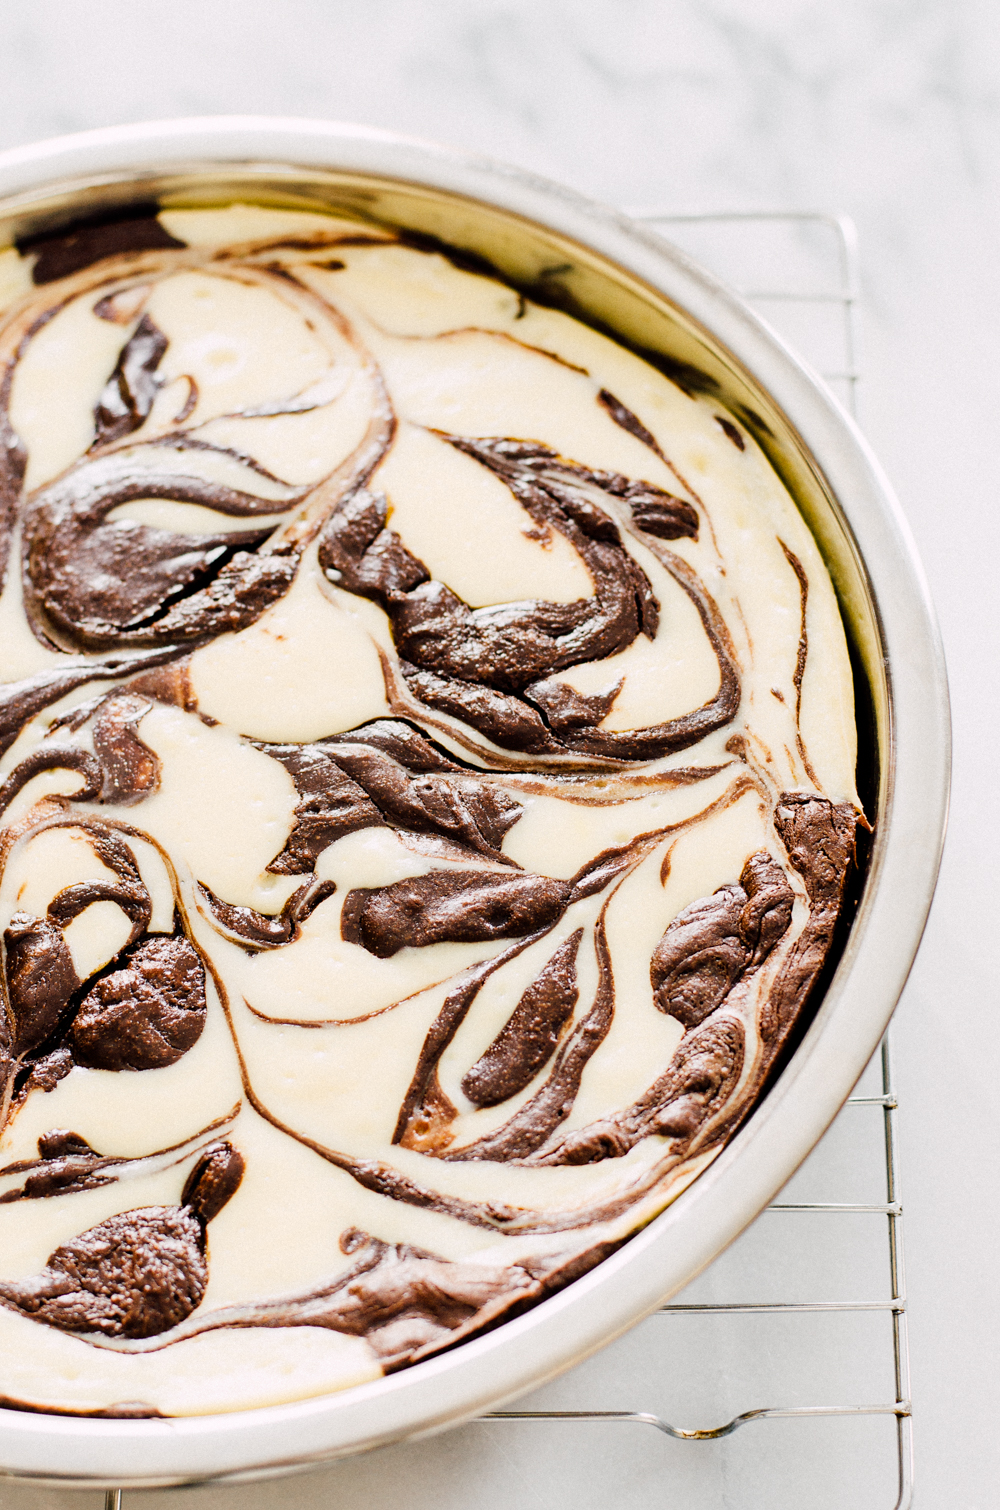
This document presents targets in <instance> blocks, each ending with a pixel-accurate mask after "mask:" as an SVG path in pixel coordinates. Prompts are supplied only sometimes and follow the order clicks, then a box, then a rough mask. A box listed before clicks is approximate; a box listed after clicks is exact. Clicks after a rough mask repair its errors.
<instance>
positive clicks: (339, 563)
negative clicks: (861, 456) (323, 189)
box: [0, 205, 859, 1415]
mask: <svg viewBox="0 0 1000 1510" xmlns="http://www.w3.org/2000/svg"><path fill="white" fill-rule="evenodd" d="M0 297H2V298H5V300H6V310H5V313H4V314H3V316H2V324H0V374H2V375H0V515H2V519H0V524H2V540H0V551H2V555H3V563H4V567H5V578H4V587H3V594H2V597H0V678H2V686H0V750H2V752H3V760H2V765H0V782H2V784H0V825H2V828H0V927H2V928H3V930H4V935H3V937H4V973H3V1022H2V1025H0V1049H2V1052H0V1083H2V1085H3V1101H2V1148H0V1159H2V1167H0V1205H2V1207H3V1210H2V1211H0V1231H2V1233H3V1243H2V1253H3V1257H2V1259H0V1354H2V1356H3V1358H4V1378H5V1380H6V1381H7V1382H6V1383H5V1385H4V1386H3V1388H4V1391H5V1395H6V1398H7V1399H8V1400H10V1401H11V1402H12V1403H15V1404H17V1405H18V1406H20V1407H24V1406H29V1407H32V1408H36V1409H49V1410H59V1411H69V1412H74V1413H79V1414H157V1413H159V1414H164V1415H170V1414H197V1413H203V1412H211V1411H217V1410H233V1409H241V1408H246V1407H248V1406H254V1405H264V1404H270V1403H276V1402H279V1401H283V1400H289V1399H296V1398H302V1397H305V1396H309V1395H316V1394H321V1393H323V1392H325V1391H328V1390H331V1389H336V1388H343V1387H345V1386H348V1385H350V1384H353V1383H356V1382H359V1381H362V1380H366V1379H371V1378H375V1377H378V1376H379V1375H380V1374H381V1373H383V1372H385V1371H388V1370H391V1369H395V1368H398V1367H402V1366H404V1365H406V1364H409V1363H412V1362H416V1361H419V1360H420V1359H421V1358H423V1357H425V1356H428V1355H430V1354H432V1353H433V1352H435V1351H437V1350H439V1349H440V1348H441V1347H444V1346H450V1345H452V1344H453V1343H455V1342H456V1341H460V1340H462V1339H463V1338H466V1337H470V1336H472V1335H473V1334H474V1333H475V1332H477V1331H480V1330H482V1328H483V1327H485V1326H488V1325H492V1324H494V1323H496V1322H497V1321H498V1320H500V1319H502V1318H503V1316H504V1315H505V1314H507V1313H508V1312H509V1311H511V1310H513V1309H515V1308H516V1309H521V1308H523V1306H524V1305H525V1304H526V1303H529V1302H536V1301H539V1300H541V1299H543V1298H544V1297H545V1296H546V1295H547V1294H550V1293H552V1292H553V1291H554V1290H555V1289H557V1288H559V1286H560V1285H562V1284H565V1283H567V1282H568V1281H569V1280H571V1279H572V1278H573V1277H575V1276H576V1275H578V1274H579V1273H582V1272H583V1271H584V1270H585V1269H586V1268H588V1267H590V1266H591V1265H593V1264H594V1263H596V1262H598V1261H599V1260H600V1259H601V1258H602V1257H603V1256H605V1255H606V1254H607V1253H609V1252H610V1251H612V1250H613V1249H614V1248H615V1247H616V1246H617V1245H619V1244H620V1243H621V1242H622V1241H624V1240H625V1239H626V1238H627V1237H628V1236H629V1234H630V1233H632V1232H634V1231H635V1230H636V1228H637V1227H639V1226H640V1225H642V1224H643V1223H644V1222H646V1221H648V1220H649V1219H650V1218H651V1217H652V1216H654V1215H655V1214H656V1213H657V1212H658V1211H659V1210H661V1209H662V1208H663V1206H664V1205H666V1204H667V1202H668V1201H670V1200H671V1199H673V1198H674V1196H675V1195H677V1194H678V1193H679V1192H680V1191H681V1190H682V1189H683V1188H684V1186H685V1185H686V1184H687V1183H688V1182H689V1181H690V1180H691V1179H692V1178H694V1177H695V1176H696V1175H697V1173H698V1172H699V1171H700V1170H701V1169H702V1168H703V1167H704V1166H705V1164H706V1163H707V1162H709V1161H710V1160H711V1159H712V1158H713V1157H714V1155H715V1154H716V1153H717V1152H718V1150H719V1149H720V1148H721V1147H722V1146H724V1144H725V1142H726V1141H727V1139H728V1138H729V1137H730V1136H731V1135H732V1134H733V1133H734V1132H735V1131H736V1129H737V1128H738V1127H739V1126H740V1124H741V1123H742V1121H743V1120H744V1119H745V1118H746V1116H747V1115H748V1113H749V1112H750V1110H751V1109H752V1107H753V1105H754V1104H755V1102H756V1100H757V1099H758V1098H759V1095H760V1093H761V1090H762V1088H763V1087H764V1086H765V1085H766V1083H767V1081H768V1077H769V1075H770V1074H771V1073H772V1070H773V1067H774V1066H775V1064H776V1062H777V1061H778V1059H779V1057H780V1055H781V1052H782V1050H783V1049H784V1047H785V1046H786V1044H787V1043H788V1041H789V1038H790V1036H791V1035H792V1034H793V1032H794V1030H795V1028H796V1025H797V1023H799V1022H800V1021H801V1019H802V1013H803V1012H804V1011H805V1009H806V1008H807V1005H808V1002H809V1000H810V995H811V993H812V991H813V987H814V984H815V981H816V978H817V975H818V973H819V971H820V969H821V966H822V964H823V962H824V960H825V959H826V957H827V955H828V951H829V949H830V947H831V942H832V941H833V940H834V936H835V928H836V925H837V921H838V917H839V916H840V913H841V910H842V899H843V891H844V885H845V880H846V877H847V874H848V870H849V866H850V863H851V859H852V856H853V844H854V832H855V825H856V822H857V821H858V815H859V808H858V802H857V796H856V792H855V788H854V767H855V760H856V733H855V722H854V708H853V694H852V680H851V671H850V665H849V660H848V655H847V648H846V643H845V638H844V632H843V628H842V625H841V620H840V616H839V612H838V608H837V603H836V599H835V596H834V593H833V589H832V586H831V583H830V580H829V577H828V575H827V572H826V569H825V567H824V564H823V561H822V558H821V556H820V554H819V551H818V549H817V546H816V543H815V541H814V540H813V537H812V535H811V534H810V532H809V530H808V528H807V527H806V525H805V523H804V522H803V519H802V517H801V515H800V514H799V512H798V510H797V508H796V506H795V504H794V502H793V500H792V499H791V497H790V496H789V494H788V492H787V491H786V489H785V488H784V486H783V484H782V483H781V481H780V480H779V479H778V477H777V476H776V474H775V473H774V471H773V470H772V468H771V466H770V464H769V462H768V460H767V458H766V457H765V455H764V453H763V452H762V451H761V449H760V448H759V446H758V445H757V443H756V441H755V440H754V438H753V436H752V435H751V434H750V433H749V431H748V430H747V428H746V426H745V424H744V423H743V421H742V419H741V418H740V417H739V415H737V414H735V413H732V412H730V411H729V410H728V409H727V408H726V407H725V406H724V404H723V403H722V402H721V400H719V399H718V398H717V397H715V396H714V395H713V392H712V390H711V389H706V390H696V388H694V387H692V386H691V385H690V383H687V382H678V381H676V380H675V379H673V378H671V377H670V376H667V375H666V374H665V372H661V371H659V370H657V369H656V368H655V367H654V366H652V365H650V363H649V362H648V361H646V360H643V359H640V358H639V357H637V356H635V355H634V354H632V353H631V352H630V351H628V350H627V349H626V348H625V347H624V346H621V345H619V344H617V343H616V342H615V341H613V340H612V339H610V338H609V337H607V336H605V335H602V334H599V333H597V332H596V331H594V330H592V329H590V328H589V327H587V326H586V325H584V324H583V323H581V322H580V321H578V320H576V319H573V318H571V317H570V316H568V315H567V314H565V313H561V312H559V311H556V310H553V309H550V308H545V307H542V306H540V305H538V304H536V303H533V302H531V301H530V300H528V299H526V298H525V297H523V296H522V295H521V294H519V293H518V292H517V291H516V290H514V289H512V288H511V287H509V286H507V285H506V284H505V283H503V282H502V281H501V280H499V279H498V278H495V277H493V276H490V275H488V274H487V273H486V272H483V271H482V270H470V268H469V266H468V265H467V263H465V262H464V261H463V259H462V258H461V256H459V255H458V254H452V253H449V252H448V250H447V248H439V249H432V248H428V245H427V243H426V242H418V241H416V240H414V238H407V237H406V236H404V235H402V234H399V233H396V232H394V231H391V230H387V229H385V228H382V227H379V226H374V225H371V224H367V223H361V222H358V221H347V220H338V219H337V218H335V217H333V216H331V215H326V214H320V213H318V212H308V213H307V212H300V211H289V210H276V209H265V208H260V207H255V206H248V205H230V206H227V207H224V208H218V209H173V210H168V211H162V212H161V213H160V214H158V215H155V216H154V215H139V216H136V217H135V218H133V219H130V220H123V221H120V222H116V223H112V224H97V225H87V226H81V227H77V228H76V229H75V230H71V231H70V232H67V233H65V234H62V235H59V236H52V237H49V238H48V239H47V240H43V241H36V242H35V243H34V244H32V245H31V246H25V247H22V248H20V249H12V250H10V251H8V252H6V253H3V254H0Z"/></svg>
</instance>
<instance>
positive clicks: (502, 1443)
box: [74, 210, 913, 1510]
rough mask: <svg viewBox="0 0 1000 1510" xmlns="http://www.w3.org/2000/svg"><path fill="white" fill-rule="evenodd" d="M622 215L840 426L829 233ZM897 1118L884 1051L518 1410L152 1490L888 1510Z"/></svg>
mask: <svg viewBox="0 0 1000 1510" xmlns="http://www.w3.org/2000/svg"><path fill="white" fill-rule="evenodd" d="M636 218H638V219H641V220H643V221H645V222H647V223H648V224H650V225H652V226H653V227H654V228H657V229H662V230H663V231H664V233H665V234H666V235H667V236H668V237H669V238H670V239H671V240H673V241H674V242H675V243H677V244H679V245H681V246H683V247H684V248H685V249H686V250H688V251H690V252H691V253H692V254H693V255H694V256H695V257H696V258H697V259H698V260H699V261H701V262H702V263H704V264H705V265H707V266H709V267H711V268H713V270H715V271H716V272H718V273H719V274H720V276H722V277H724V278H725V279H726V281H727V282H728V283H729V284H730V285H731V286H734V287H736V288H738V289H739V290H740V291H741V292H742V293H743V295H744V297H745V298H747V299H748V301H749V302H750V303H751V304H752V305H754V307H755V308H757V310H758V311H759V312H760V313H761V314H762V315H763V316H764V318H765V319H767V320H768V321H769V323H770V324H771V325H772V326H774V327H775V328H776V329H777V330H778V331H779V333H780V334H782V335H784V336H785V337H786V339H788V340H789V341H790V343H791V344H792V345H793V346H794V347H795V348H796V349H797V350H799V351H800V352H801V353H802V354H803V355H804V356H805V357H806V358H807V359H808V360H809V361H811V362H812V365H813V366H814V367H815V368H816V369H817V370H818V371H819V372H821V373H822V375H823V376H824V378H825V379H826V381H827V382H828V384H829V385H830V387H831V388H832V389H833V391H834V392H835V393H836V394H837V396H838V398H840V400H841V402H842V403H843V404H844V406H845V408H847V409H848V410H849V411H850V412H851V413H855V414H856V412H857V383H858V377H859V368H858V348H857V331H856V300H857V286H858V279H857V273H858V262H857V245H856V238H855V233H854V228H853V226H852V224H851V222H850V221H848V220H847V219H845V218H843V217H839V216H833V215H825V214H819V213H817V214H780V213H777V214H770V215H760V214H738V213H733V214H716V215H674V214H669V213H656V212H654V211H649V210H644V211H641V212H640V213H639V214H638V215H637V216H636ZM896 1115H897V1101H896V1096H895V1090H894V1085H893V1077H892V1060H891V1053H890V1047H889V1041H888V1036H887V1037H886V1039H885V1040H884V1041H883V1043H882V1045H881V1048H880V1050H879V1052H878V1053H877V1054H876V1056H875V1058H874V1059H873V1061H872V1063H871V1065H870V1066H869V1068H868V1070H866V1072H865V1074H864V1076H863V1077H862V1079H861V1081H860V1082H859V1084H858V1087H857V1088H856V1092H855V1094H854V1095H853V1096H852V1097H851V1098H850V1100H849V1101H848V1102H847V1104H846V1106H845V1107H844V1109H843V1110H842V1111H841V1113H840V1116H839V1117H838V1118H837V1120H836V1121H835V1122H834V1124H833V1126H832V1128H831V1129H830V1131H829V1132H828V1133H827V1134H826V1136H825V1138H824V1139H823V1140H822V1142H821V1143H820V1145H819V1146H818V1148H817V1149H816V1151H815V1152H814V1153H813V1154H812V1156H811V1157H810V1159H809V1160H807V1162H806V1164H805V1165H804V1166H803V1167H802V1169H801V1170H800V1171H799V1173H798V1174H797V1175H796V1176H795V1177H794V1179H793V1180H792V1181H791V1182H790V1184H789V1185H788V1186H787V1187H786V1188H785V1190H784V1191H783V1192H782V1194H781V1198H780V1199H779V1200H778V1201H776V1202H775V1203H774V1204H772V1205H771V1206H769V1207H768V1208H767V1210H766V1211H765V1212H764V1213H762V1214H761V1216H760V1217H759V1218H758V1220H757V1222H755V1223H754V1225H753V1226H752V1227H751V1228H750V1229H749V1230H748V1231H747V1232H746V1233H744V1235H743V1236H742V1237H741V1238H740V1239H739V1241H738V1242H737V1243H735V1244H734V1245H733V1246H732V1248H730V1249H729V1250H728V1252H727V1253H726V1254H724V1255H723V1256H722V1257H721V1258H720V1259H718V1260H716V1262H715V1264H713V1265H712V1266H711V1268H710V1269H709V1270H707V1271H706V1273H705V1274H704V1275H702V1276H701V1277H700V1278H699V1279H698V1280H696V1281H695V1282H694V1284H693V1285H691V1286H689V1287H688V1289H687V1290H685V1291H684V1293H683V1296H682V1298H681V1299H680V1300H678V1301H677V1302H675V1303H674V1304H671V1305H667V1306H664V1307H663V1308H662V1309H661V1310H660V1311H658V1312H657V1313H656V1314H655V1315H653V1316H651V1317H649V1318H648V1319H647V1320H646V1321H645V1322H643V1323H642V1324H641V1325H640V1326H638V1327H636V1328H635V1329H634V1330H633V1331H632V1332H631V1333H629V1334H628V1336H627V1337H625V1338H622V1339H621V1340H620V1341H619V1342H617V1343H615V1344H613V1345H612V1347H610V1348H608V1349H607V1350H605V1352H603V1353H601V1354H599V1355H598V1357H596V1358H594V1359H591V1360H590V1361H589V1362H588V1363H585V1364H583V1365H582V1366H580V1367H579V1368H577V1369H574V1370H573V1371H572V1372H571V1373H569V1374H567V1375H565V1376H564V1377H563V1378H562V1379H561V1380H558V1381H557V1382H556V1383H555V1384H552V1385H548V1386H547V1387H546V1388H545V1389H544V1390H541V1391H538V1392H536V1394H534V1395H532V1396H531V1397H529V1398H528V1399H527V1400H526V1401H524V1402H523V1403H522V1405H521V1408H520V1409H517V1410H509V1411H501V1412H496V1413H494V1414H492V1415H490V1416H485V1417H483V1418H481V1420H479V1421H477V1422H472V1423H470V1424H469V1425H467V1426H465V1427H461V1428H459V1429H457V1430H455V1431H452V1432H449V1433H448V1434H447V1435H446V1436H443V1437H439V1438H436V1439H434V1440H431V1441H427V1442H419V1443H404V1444H402V1445H400V1446H398V1447H393V1448H387V1449H384V1450H383V1451H381V1452H378V1453H372V1454H369V1455H367V1456H365V1457H362V1458H357V1459H351V1460H349V1461H347V1462H345V1463H341V1464H336V1465H334V1466H332V1467H331V1468H329V1469H326V1470H324V1471H323V1472H322V1473H318V1474H314V1475H311V1476H310V1477H309V1478H303V1479H299V1480H291V1481H284V1482H282V1484H281V1485H280V1486H279V1485H276V1484H274V1483H264V1484H260V1485H245V1484H244V1485H240V1486H239V1487H235V1486H234V1487H231V1488H223V1487H219V1486H217V1487H211V1486H204V1487H202V1488H195V1489H189V1490H180V1491H171V1492H170V1510H182V1506H188V1505H189V1506H190V1510H237V1506H238V1507H239V1510H276V1507H277V1506H278V1505H280V1506H281V1507H282V1510H320V1507H323V1510H334V1507H335V1510H361V1507H365V1510H374V1507H378V1506H381V1505H386V1506H388V1505H396V1504H403V1505H406V1507H407V1510H431V1507H433V1510H470V1506H473V1505H474V1506H475V1507H476V1510H515V1507H516V1510H521V1507H530V1506H535V1505H538V1506H546V1507H554V1510H562V1507H564V1506H565V1507H567V1510H568V1507H570V1506H572V1510H598V1507H600V1510H605V1507H607V1506H609V1505H614V1506H616V1507H622V1510H654V1507H655V1510H682V1507H683V1510H765V1507H766V1510H785V1507H786V1506H787V1507H788V1510H791V1507H793V1506H794V1507H796V1510H799V1507H801V1506H802V1505H803V1504H806V1505H808V1506H809V1510H847V1507H850V1510H908V1507H909V1506H910V1504H911V1499H912V1477H913V1474H912V1436H911V1420H910V1406H909V1357H908V1349H907V1331H906V1301H905V1291H904V1279H903V1248H902V1225H901V1215H902V1209H901V1205H900V1187H899V1166H898V1155H897V1141H896V1125H895V1124H896ZM833 1196H838V1197H843V1198H841V1199H832V1197H833ZM838 1295H841V1296H843V1297H844V1298H836V1297H837V1296H838ZM680 1420H701V1421H703V1422H704V1423H705V1424H703V1425H695V1426H681V1425H677V1424H676V1422H677V1421H680ZM715 1423H721V1424H715ZM636 1428H642V1430H636ZM161 1498H162V1502H163V1510H166V1494H165V1493H162V1492H161V1491H147V1492H142V1493H138V1492H133V1491H128V1492H127V1493H125V1494H123V1493H122V1491H121V1490H111V1491H109V1492H108V1494H107V1496H106V1502H105V1510H156V1507H158V1506H160V1503H161ZM74 1502H75V1503H76V1504H80V1500H79V1499H78V1498H76V1499H75V1500H74ZM126 1502H127V1504H126Z"/></svg>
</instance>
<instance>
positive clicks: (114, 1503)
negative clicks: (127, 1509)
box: [104, 1489, 122, 1510]
mask: <svg viewBox="0 0 1000 1510" xmlns="http://www.w3.org/2000/svg"><path fill="white" fill-rule="evenodd" d="M104 1510H122V1492H121V1490H120V1489H109V1490H108V1491H107V1493H106V1494H105V1496H104Z"/></svg>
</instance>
